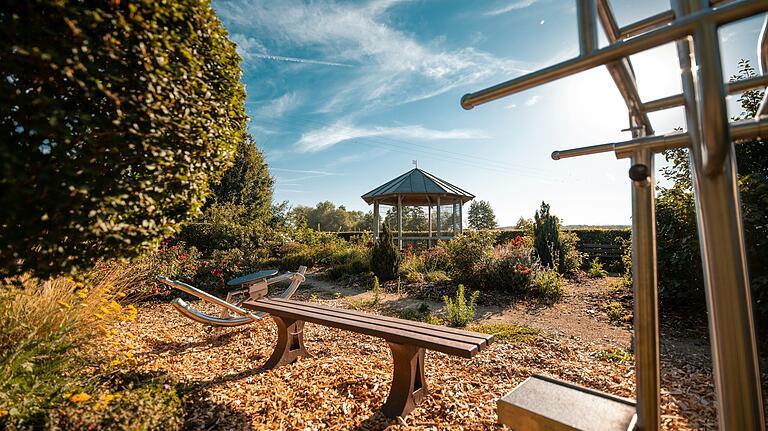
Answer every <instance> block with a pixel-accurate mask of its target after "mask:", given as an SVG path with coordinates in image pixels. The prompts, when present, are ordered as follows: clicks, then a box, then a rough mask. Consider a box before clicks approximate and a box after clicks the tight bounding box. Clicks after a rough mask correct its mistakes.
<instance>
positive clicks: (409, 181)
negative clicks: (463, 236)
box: [361, 167, 475, 249]
mask: <svg viewBox="0 0 768 431" xmlns="http://www.w3.org/2000/svg"><path fill="white" fill-rule="evenodd" d="M361 197H362V198H363V200H364V201H365V202H366V203H367V204H368V205H371V204H373V237H374V238H378V237H379V226H381V217H380V213H379V206H380V205H389V206H392V207H395V208H397V236H396V237H395V238H396V239H397V243H398V245H399V247H400V248H401V249H402V248H403V241H404V240H406V241H407V240H411V241H415V240H425V239H426V240H427V244H428V246H429V247H431V246H432V241H433V239H435V240H436V241H439V240H441V239H446V240H447V239H451V238H452V237H453V235H454V234H455V233H456V232H462V231H463V230H464V226H463V222H462V218H463V214H462V207H463V205H464V204H465V203H467V202H469V201H471V200H472V199H474V198H475V195H473V194H471V193H469V192H467V191H466V190H463V189H460V188H459V187H456V186H454V185H453V184H451V183H449V182H447V181H444V180H441V179H440V178H438V177H436V176H434V175H432V174H430V173H429V172H426V171H423V170H421V169H419V168H418V167H417V168H415V169H412V170H410V171H408V172H406V173H404V174H402V175H400V176H399V177H397V178H395V179H393V180H391V181H388V182H386V183H384V184H382V185H381V186H379V187H376V188H375V189H373V190H371V191H370V192H368V193H366V194H364V195H363V196H361ZM444 205H452V206H453V209H452V212H451V219H452V226H451V227H452V229H451V235H443V232H442V226H443V225H442V223H441V220H440V214H441V212H442V211H441V210H440V208H441V207H442V206H444ZM404 206H416V207H427V208H428V210H427V213H428V216H427V217H428V219H429V233H428V236H427V237H419V236H412V237H405V236H403V207H404ZM432 207H435V208H437V220H436V221H437V236H436V237H433V235H432ZM457 211H458V217H457V216H456V215H457V214H456V213H457Z"/></svg>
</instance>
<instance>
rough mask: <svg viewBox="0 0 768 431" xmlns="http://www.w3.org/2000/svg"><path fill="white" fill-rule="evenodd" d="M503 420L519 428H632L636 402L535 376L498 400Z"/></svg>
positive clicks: (618, 430) (518, 430)
mask: <svg viewBox="0 0 768 431" xmlns="http://www.w3.org/2000/svg"><path fill="white" fill-rule="evenodd" d="M496 411H497V414H498V416H499V423H500V424H504V425H506V426H508V427H509V428H511V429H513V430H515V431H539V430H542V431H543V430H548V431H550V430H551V431H560V430H568V431H575V430H580V431H628V430H632V429H634V428H635V420H636V416H635V402H634V401H632V400H630V399H627V398H621V397H617V396H614V395H610V394H606V393H604V392H599V391H595V390H592V389H587V388H584V387H581V386H576V385H574V384H571V383H566V382H562V381H559V380H555V379H551V378H549V377H544V376H539V375H534V376H531V377H529V378H528V379H526V380H525V381H524V382H523V383H521V384H520V385H519V386H518V387H516V388H515V389H514V390H512V392H510V393H508V394H507V395H505V396H504V397H503V398H501V399H500V400H499V401H498V402H497V403H496Z"/></svg>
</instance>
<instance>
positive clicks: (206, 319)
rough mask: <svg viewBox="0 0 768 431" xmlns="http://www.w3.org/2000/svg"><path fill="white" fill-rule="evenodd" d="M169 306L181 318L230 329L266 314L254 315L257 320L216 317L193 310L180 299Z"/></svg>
mask: <svg viewBox="0 0 768 431" xmlns="http://www.w3.org/2000/svg"><path fill="white" fill-rule="evenodd" d="M171 305H173V308H175V309H176V311H178V312H179V313H181V315H182V316H184V317H187V318H189V319H192V320H194V321H195V322H199V323H204V324H206V325H211V326H224V327H232V326H242V325H247V324H249V323H253V322H255V321H256V320H259V319H261V318H262V317H264V315H265V314H266V313H263V312H258V313H256V314H254V317H256V316H258V319H256V318H254V317H216V316H211V315H210V314H206V313H203V312H202V311H200V310H197V309H195V308H194V307H192V306H191V305H189V304H187V303H186V302H185V301H184V300H183V299H181V298H176V300H174V301H173V302H172V303H171Z"/></svg>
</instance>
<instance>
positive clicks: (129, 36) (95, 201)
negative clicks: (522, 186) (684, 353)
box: [0, 0, 246, 276]
mask: <svg viewBox="0 0 768 431" xmlns="http://www.w3.org/2000/svg"><path fill="white" fill-rule="evenodd" d="M0 38H2V40H4V41H5V42H3V43H2V44H0V63H2V65H3V67H2V72H0V86H2V88H1V89H0V133H2V135H3V136H4V137H5V138H3V139H2V140H0V173H1V174H2V175H0V275H9V274H18V273H21V272H25V271H29V272H32V273H34V274H35V275H38V276H48V275H54V274H57V273H61V272H66V271H70V272H74V271H76V270H77V269H78V268H82V267H87V266H90V265H92V264H93V263H94V262H95V261H96V260H97V259H99V258H102V257H131V256H136V255H139V254H141V253H143V252H145V251H147V250H148V249H151V248H153V247H154V246H156V245H157V244H158V243H159V241H160V240H162V239H163V238H164V237H167V236H169V235H171V234H173V233H174V232H175V231H176V230H177V229H178V227H179V226H180V225H181V224H183V223H185V222H187V221H189V220H191V219H192V218H193V217H195V216H197V215H198V213H199V211H200V209H201V208H202V206H203V204H204V202H205V199H206V197H207V195H208V194H209V184H211V183H215V182H216V181H218V180H219V178H220V177H221V175H222V173H223V171H224V170H225V169H226V168H227V167H228V165H229V163H230V162H231V160H232V156H233V154H234V151H235V148H236V146H237V144H238V143H239V142H241V141H242V140H243V134H244V128H245V120H246V116H245V109H244V99H245V91H244V89H243V85H242V84H241V83H240V74H241V71H240V67H239V62H240V58H239V56H238V55H237V53H236V52H235V46H234V44H233V43H232V42H231V41H230V40H229V39H228V37H227V33H226V31H225V30H224V28H223V26H222V25H221V23H220V22H219V21H218V19H217V18H216V15H215V13H214V11H213V9H212V8H211V6H210V4H209V2H208V1H206V0H203V1H200V0H134V1H123V2H119V1H111V2H95V3H92V2H64V1H54V0H6V1H4V2H2V3H0Z"/></svg>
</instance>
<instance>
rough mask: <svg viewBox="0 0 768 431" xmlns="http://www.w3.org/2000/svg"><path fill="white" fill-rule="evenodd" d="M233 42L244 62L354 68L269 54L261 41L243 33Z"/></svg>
mask: <svg viewBox="0 0 768 431" xmlns="http://www.w3.org/2000/svg"><path fill="white" fill-rule="evenodd" d="M232 41H233V42H235V45H237V53H238V54H240V57H242V58H243V60H246V61H249V60H253V59H262V60H273V61H286V62H290V63H304V64H317V65H321V66H336V67H353V65H351V64H345V63H337V62H334V61H325V60H317V59H311V58H302V57H289V56H285V55H276V54H272V53H269V52H268V51H267V47H266V46H264V44H263V43H261V42H260V41H259V40H257V39H256V38H253V37H249V36H246V35H244V34H241V33H235V34H233V35H232Z"/></svg>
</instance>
